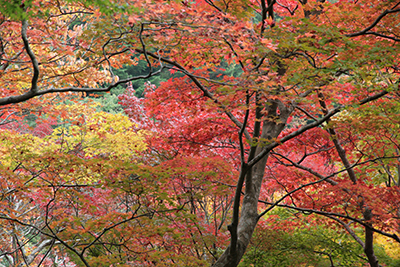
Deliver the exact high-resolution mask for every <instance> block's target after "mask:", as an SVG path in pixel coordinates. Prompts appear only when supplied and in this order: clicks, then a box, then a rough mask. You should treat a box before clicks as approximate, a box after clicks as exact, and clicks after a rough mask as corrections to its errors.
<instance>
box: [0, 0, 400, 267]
mask: <svg viewBox="0 0 400 267" xmlns="http://www.w3.org/2000/svg"><path fill="white" fill-rule="evenodd" d="M0 7H1V10H2V15H1V26H2V31H1V39H0V41H1V43H0V54H1V58H0V60H1V61H0V64H1V66H0V68H1V74H0V75H1V79H0V85H1V87H0V88H1V98H0V105H1V106H4V113H3V114H2V117H3V118H4V119H3V122H2V123H7V122H8V120H10V119H12V120H15V121H20V120H21V118H23V117H24V115H25V113H26V111H29V112H31V113H34V112H36V113H37V114H38V118H40V116H41V115H42V114H43V113H46V114H48V115H47V116H49V118H48V121H47V124H46V125H47V126H44V124H39V125H41V127H42V130H40V129H38V132H39V131H40V132H41V133H42V134H36V135H37V136H32V135H31V134H25V135H23V134H22V133H21V134H17V133H16V132H12V130H13V129H14V130H15V127H14V126H13V127H9V128H11V130H4V132H2V134H3V135H4V137H3V139H2V140H3V141H2V144H1V148H2V150H4V151H3V152H2V153H3V154H2V157H3V159H2V169H3V170H4V174H2V184H3V185H2V188H3V191H4V192H3V193H2V194H3V195H4V196H3V197H2V201H4V203H3V204H4V205H3V206H4V207H9V208H8V210H7V209H5V208H4V209H3V210H4V212H3V213H4V214H5V215H4V216H2V217H1V219H2V221H3V222H4V225H7V227H9V228H5V229H6V230H5V231H4V233H3V236H4V238H5V239H6V238H8V237H9V236H10V234H9V233H11V232H13V231H14V232H18V234H16V235H14V236H13V237H12V238H14V239H13V240H15V242H14V243H13V244H14V247H10V248H6V249H5V251H7V252H6V253H5V254H4V255H10V256H11V255H15V259H10V260H9V261H10V262H12V264H14V262H18V260H19V261H21V260H23V261H25V264H30V263H27V262H28V261H31V262H33V260H34V259H35V258H37V255H39V253H41V252H42V250H43V248H44V247H49V245H50V244H51V245H50V249H49V250H48V251H49V252H48V253H46V254H45V256H46V257H47V255H48V254H50V251H51V249H52V248H53V247H54V246H55V245H56V244H57V247H58V249H59V253H61V254H58V255H65V254H63V253H69V254H68V257H71V258H73V260H75V259H76V260H77V261H79V262H82V263H83V264H84V265H86V266H91V265H96V264H98V265H100V264H105V265H111V264H117V263H121V264H125V265H129V264H135V263H138V262H139V263H140V262H141V263H142V264H143V265H157V266H169V265H171V264H177V265H179V264H181V265H182V264H185V265H187V266H189V264H192V265H194V266H200V265H205V264H207V263H212V264H213V266H237V265H238V264H239V262H240V260H241V259H242V257H243V255H244V254H245V251H246V248H247V247H248V246H249V244H250V241H251V237H252V235H253V232H254V230H255V228H256V226H257V225H258V224H262V225H263V226H265V227H267V229H277V230H281V229H279V228H281V227H282V228H285V227H286V229H289V228H290V227H295V226H296V224H297V223H300V222H303V223H306V224H307V223H309V224H318V225H323V226H325V227H330V228H333V229H335V230H337V229H338V227H342V228H343V229H345V230H346V231H347V232H348V234H349V236H351V237H352V238H353V239H354V240H355V241H356V242H357V243H358V244H359V245H360V246H361V247H362V248H363V250H364V253H365V257H366V259H367V260H366V261H367V262H368V263H369V264H370V265H371V266H379V264H378V260H379V259H378V258H377V256H376V253H375V252H374V247H373V245H374V240H375V239H374V236H375V235H377V234H379V235H382V236H385V237H387V238H391V239H392V240H393V241H394V242H398V243H400V240H399V237H398V235H397V234H398V232H399V212H400V203H399V199H400V197H399V193H400V192H399V184H400V182H399V181H400V178H399V177H400V175H399V171H398V166H399V162H398V159H399V154H398V153H399V152H398V150H399V149H398V147H399V139H398V125H399V115H398V114H400V112H399V110H400V107H399V104H398V103H399V101H398V100H399V93H398V91H399V67H400V66H399V53H398V51H399V41H400V37H399V33H400V29H399V27H400V25H398V20H396V19H397V18H398V17H399V14H400V2H396V1H378V2H374V3H370V2H366V1H355V2H349V1H337V2H335V3H331V2H326V1H307V0H305V1H292V0H285V1H284V0H280V1H278V0H276V1H273V0H271V1H263V0H262V1H253V0H241V1H217V0H216V1H210V0H205V1H200V0H199V1H193V2H190V1H140V2H138V1H71V2H69V1H65V2H62V1H58V2H57V3H52V2H51V1H49V2H38V1H25V2H24V3H22V2H21V3H17V2H12V3H8V2H6V1H1V2H0ZM135 57H136V58H135ZM138 60H142V61H143V62H146V63H147V70H148V74H146V75H139V76H130V77H127V78H125V79H118V77H117V76H116V75H115V74H114V70H115V69H118V68H121V67H122V66H123V65H124V64H130V65H135V64H137V61H138ZM238 68H240V69H241V71H237V69H238ZM165 69H169V70H170V71H171V72H172V73H173V72H179V73H181V74H183V75H184V77H178V78H174V79H170V80H168V81H167V82H163V83H161V84H160V86H154V85H151V84H147V85H146V86H147V88H146V92H145V98H144V99H138V98H137V97H136V96H135V91H134V90H133V87H132V84H130V85H129V86H128V88H127V91H126V93H124V94H122V95H121V96H120V101H121V104H122V105H123V106H124V108H125V113H126V114H127V115H128V116H129V117H130V119H131V120H132V122H133V124H130V123H131V122H129V121H128V120H127V119H126V117H124V116H122V115H121V116H119V115H109V114H108V115H107V114H105V113H96V112H89V111H85V110H86V109H89V110H90V108H89V107H88V105H87V104H83V103H81V105H86V107H85V108H84V109H78V108H77V106H74V109H77V110H78V111H79V110H80V112H81V113H82V114H80V115H82V116H76V117H68V116H67V115H66V114H67V112H66V111H62V109H66V110H68V111H69V112H72V111H71V109H68V108H66V106H65V105H62V104H60V103H62V100H64V98H63V99H61V100H60V99H59V98H60V97H61V95H58V97H54V94H53V93H64V95H63V96H64V97H65V95H67V96H69V97H70V99H72V100H73V101H77V99H76V97H75V98H74V96H73V95H70V94H69V92H84V93H92V92H101V91H109V90H111V89H112V88H114V87H116V86H118V85H119V84H126V83H129V82H131V81H135V80H142V79H146V78H149V77H152V76H155V75H157V74H160V73H161V72H162V71H164V70H165ZM232 69H236V71H232ZM233 73H234V75H232V74H233ZM104 84H105V85H106V86H105V87H101V85H104ZM57 107H58V108H61V110H57ZM24 112H25V113H24ZM85 112H89V113H85ZM85 114H86V115H85ZM60 117H61V118H70V120H71V121H70V123H68V124H66V126H68V127H64V128H63V127H60V126H58V123H59V121H57V122H55V119H56V120H59V118H60ZM114 120H115V121H118V122H121V123H112V121H114ZM103 122H105V124H106V125H104V124H103ZM107 124H108V126H107ZM10 125H11V124H10ZM20 125H21V124H17V126H18V127H19V126H20ZM49 125H50V126H51V127H50V128H49ZM64 125H65V123H64ZM103 126H104V128H102V127H103ZM53 127H54V128H55V130H54V131H53V129H51V128H53ZM140 131H142V132H140ZM20 132H21V131H20ZM64 133H67V134H66V135H64ZM141 133H143V136H142V135H141ZM82 136H84V139H82V138H83V137H82ZM79 138H81V139H79ZM82 140H85V142H86V143H84V142H82ZM117 141H119V143H118V142H117ZM44 144H46V145H48V146H49V148H48V150H46V149H38V151H36V152H35V151H34V150H32V149H35V148H36V149H37V148H38V147H40V146H44ZM139 144H140V145H139ZM145 144H146V145H145ZM131 145H132V146H133V147H132V146H131ZM65 146H66V147H65ZM135 146H136V147H135ZM145 146H146V147H147V149H146V151H142V149H144V147H145ZM65 148H66V149H65ZM55 151H58V152H57V153H55ZM137 151H142V152H140V153H139V154H137ZM20 155H22V156H20ZM133 158H134V159H135V160H133V162H131V160H132V159H133ZM3 161H4V162H5V163H3ZM127 161H129V164H128V163H127ZM100 178H101V179H100ZM71 182H74V183H77V185H76V184H74V186H73V187H72V189H69V183H71ZM46 183H48V186H47V187H46V186H43V184H46ZM80 183H82V184H80ZM119 185H122V186H119ZM76 186H78V187H82V188H79V190H78V189H76V188H75V187H76ZM128 189H129V190H128ZM121 194H122V195H124V196H126V198H127V199H129V200H128V201H127V202H123V201H121V199H119V196H120V195H121ZM31 200H32V201H33V203H32V201H31ZM19 203H20V204H19ZM124 203H129V204H124ZM123 205H125V206H124V207H125V208H126V209H125V210H127V211H125V212H122V210H123V208H122V207H123ZM132 205H133V206H132ZM135 205H136V206H135ZM17 206H18V207H17ZM128 206H129V207H128ZM110 207H112V209H110ZM134 207H137V209H136V208H134ZM278 207H279V208H283V209H285V210H292V211H295V212H298V213H294V214H295V215H296V216H297V217H298V218H296V220H295V221H294V222H293V224H292V225H291V224H290V223H287V224H285V225H281V224H279V223H278V221H279V220H277V219H276V218H275V217H274V216H272V215H271V216H270V215H269V214H270V213H271V211H273V210H274V208H278ZM25 208H27V210H24V209H25ZM50 208H51V209H50ZM50 210H51V212H50ZM43 212H44V213H43ZM63 214H64V215H63ZM155 214H157V216H155ZM302 214H303V215H302ZM306 215H307V216H306ZM18 216H22V217H18ZM63 217H64V218H65V219H63ZM155 217H156V219H154V218H155ZM31 218H41V219H39V220H37V221H36V222H29V223H28V221H29V220H30V219H31ZM138 226H139V227H138ZM140 226H146V227H147V230H145V229H144V230H143V229H142V230H141V231H137V229H138V228H144V227H140ZM12 227H14V228H12ZM29 229H34V230H35V231H36V233H39V234H35V236H40V238H42V239H40V240H39V241H37V240H36V239H35V240H34V239H32V238H31V237H30V235H29ZM149 229H150V230H149ZM182 229H184V230H182ZM361 230H362V231H363V235H364V237H361V236H360V234H359V231H361ZM49 231H50V232H49ZM54 231H55V232H54ZM154 232H157V233H156V234H155V233H154ZM99 233H100V234H99ZM16 236H22V237H23V238H24V239H23V240H22V239H18V238H16ZM26 238H27V239H26ZM30 238H31V239H30ZM27 240H28V241H27ZM67 240H68V242H74V244H73V245H71V244H69V243H68V242H67ZM18 242H19V243H20V244H19V243H18ZM21 242H22V243H23V244H24V245H21V244H22V243H21ZM49 242H51V243H49ZM33 243H34V244H36V247H37V249H36V250H35V249H32V251H31V254H29V255H32V256H27V255H28V254H26V253H25V252H23V250H24V249H25V247H26V246H27V245H26V244H29V245H31V244H33ZM228 243H229V244H228ZM15 244H16V245H15ZM42 244H43V245H42ZM61 248H62V249H61ZM222 251H224V252H223V253H221V252H222ZM13 253H14V254H13ZM52 253H53V252H52ZM19 255H22V256H21V257H20V256H19ZM54 255H55V254H54ZM110 255H114V256H116V257H115V258H114V257H109V256H110ZM19 257H20V258H19ZM46 257H44V256H43V257H42V258H41V259H42V260H41V261H44V259H45V258H46ZM54 257H55V256H54ZM18 258H19V259H18ZM47 258H48V259H49V257H47ZM39 261H40V260H39ZM38 264H39V265H40V264H42V263H38Z"/></svg>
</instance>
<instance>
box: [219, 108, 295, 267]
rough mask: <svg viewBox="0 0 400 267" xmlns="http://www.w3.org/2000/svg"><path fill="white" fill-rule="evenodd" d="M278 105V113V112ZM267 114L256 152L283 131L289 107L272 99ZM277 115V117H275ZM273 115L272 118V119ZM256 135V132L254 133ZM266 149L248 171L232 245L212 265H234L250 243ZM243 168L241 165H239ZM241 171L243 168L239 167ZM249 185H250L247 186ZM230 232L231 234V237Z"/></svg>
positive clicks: (265, 159) (224, 266)
mask: <svg viewBox="0 0 400 267" xmlns="http://www.w3.org/2000/svg"><path fill="white" fill-rule="evenodd" d="M278 109H279V115H278V112H277V111H278ZM267 110H268V115H267V117H266V119H265V120H264V122H263V127H262V133H261V136H260V140H263V141H260V142H259V143H258V145H257V149H256V153H255V156H257V155H259V154H260V153H262V152H264V153H265V151H264V147H265V146H266V145H267V144H268V142H269V141H271V140H274V139H276V138H277V137H278V136H279V134H280V133H281V132H282V130H283V129H284V127H285V125H286V121H287V118H288V117H289V115H290V113H291V112H292V109H289V108H286V107H285V106H284V105H283V104H282V103H280V102H273V103H272V104H271V105H268V107H267ZM277 117H278V119H276V118H277ZM272 118H274V119H272ZM255 135H256V134H255ZM268 156H269V153H267V154H265V156H264V157H262V158H261V159H260V160H259V161H258V162H257V163H255V164H254V166H252V167H251V169H250V171H248V172H247V174H248V177H247V179H246V188H245V193H244V197H243V202H242V206H241V207H242V209H241V214H240V219H239V224H238V226H237V229H236V234H237V240H236V241H235V242H233V241H232V238H231V245H230V246H229V247H228V248H227V249H226V250H225V251H224V253H223V254H222V255H221V257H219V259H218V260H217V261H216V262H215V263H214V264H213V265H212V266H213V267H235V266H237V265H238V264H239V262H240V260H241V259H242V257H243V255H244V253H245V251H246V248H247V246H248V245H249V243H250V240H251V237H252V235H253V232H254V229H255V228H256V226H257V222H258V220H259V214H258V211H257V207H258V198H259V195H260V190H261V186H262V181H263V178H264V174H265V167H266V165H267V161H268ZM251 159H252V158H249V161H250V160H251ZM242 168H243V167H242ZM242 171H243V170H242ZM249 185H250V186H249ZM232 236H233V235H232V233H231V237H232ZM232 243H233V244H235V243H236V247H235V249H231V246H232Z"/></svg>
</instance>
